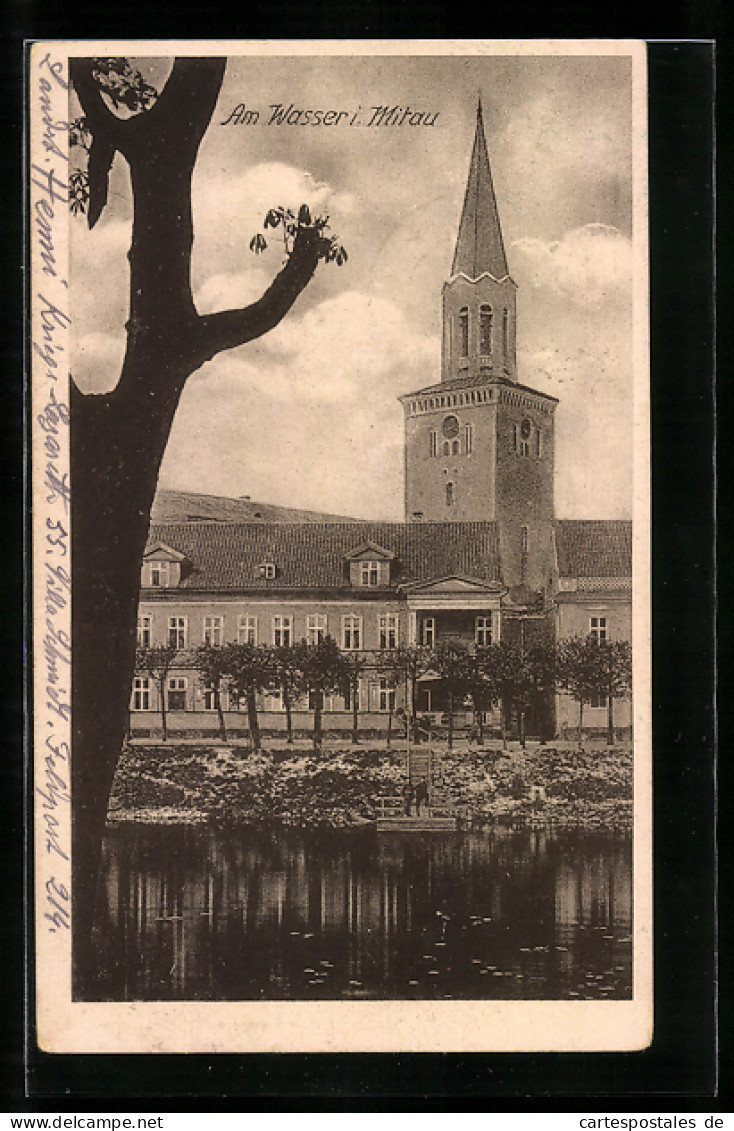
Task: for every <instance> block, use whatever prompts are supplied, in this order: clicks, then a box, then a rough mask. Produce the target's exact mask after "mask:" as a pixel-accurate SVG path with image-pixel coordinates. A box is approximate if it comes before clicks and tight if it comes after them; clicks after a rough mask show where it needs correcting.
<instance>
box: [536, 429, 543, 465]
mask: <svg viewBox="0 0 734 1131" xmlns="http://www.w3.org/2000/svg"><path fill="white" fill-rule="evenodd" d="M542 454H543V433H542V432H541V430H540V428H538V430H537V432H536V433H535V455H536V457H537V458H538V459H540V457H541V456H542Z"/></svg>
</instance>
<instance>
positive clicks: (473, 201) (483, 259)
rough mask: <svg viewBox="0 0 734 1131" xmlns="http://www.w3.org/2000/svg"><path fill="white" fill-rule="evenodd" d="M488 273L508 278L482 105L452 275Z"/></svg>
mask: <svg viewBox="0 0 734 1131" xmlns="http://www.w3.org/2000/svg"><path fill="white" fill-rule="evenodd" d="M485 271H486V272H489V274H490V275H492V277H493V278H495V279H504V278H505V277H506V276H507V275H508V274H509V272H508V270H507V259H506V257H505V248H504V244H503V243H502V230H501V228H500V218H499V214H498V212H497V201H496V200H495V195H494V186H493V184H492V173H491V171H490V168H489V156H488V154H487V142H486V140H485V137H484V121H483V119H482V103H481V101H479V102H478V104H477V128H476V133H475V135H474V148H473V150H472V155H471V164H470V166H469V179H468V181H467V185H466V194H465V196H464V207H463V209H462V212H461V222H460V224H459V235H458V238H457V240H456V250H455V252H454V261H453V264H452V267H451V274H452V275H458V274H463V275H467V276H468V277H469V278H470V279H477V278H479V276H480V275H481V274H483V273H484V272H485Z"/></svg>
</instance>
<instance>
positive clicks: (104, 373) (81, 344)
mask: <svg viewBox="0 0 734 1131" xmlns="http://www.w3.org/2000/svg"><path fill="white" fill-rule="evenodd" d="M124 356H125V338H124V336H123V335H121V334H104V333H100V332H97V331H94V332H92V333H90V334H85V335H84V336H83V337H82V338H79V339H76V340H75V341H74V344H73V348H72V362H71V372H72V375H73V377H74V381H75V383H76V385H77V386H78V387H79V389H81V391H82V392H83V393H108V392H110V390H112V389H114V387H115V385H116V384H117V382H118V380H119V378H120V370H121V368H122V362H123V358H124Z"/></svg>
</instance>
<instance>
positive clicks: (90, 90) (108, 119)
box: [69, 59, 127, 148]
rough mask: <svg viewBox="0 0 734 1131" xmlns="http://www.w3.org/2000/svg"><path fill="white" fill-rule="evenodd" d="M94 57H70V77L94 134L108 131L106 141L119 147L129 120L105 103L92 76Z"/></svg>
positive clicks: (88, 124)
mask: <svg viewBox="0 0 734 1131" xmlns="http://www.w3.org/2000/svg"><path fill="white" fill-rule="evenodd" d="M93 69H94V59H70V60H69V78H70V79H71V82H72V85H73V87H74V90H75V91H76V95H77V98H78V99H79V103H80V105H81V108H82V110H83V111H84V117H85V118H86V119H87V126H88V128H89V130H90V132H91V133H92V135H95V134H99V135H102V134H103V133H105V132H106V135H107V136H106V141H108V142H109V143H110V144H111V145H114V146H115V148H119V144H120V142H121V141H122V138H123V135H124V132H125V127H126V126H127V122H126V121H125V120H124V119H123V118H118V117H117V115H116V114H113V113H112V111H111V110H110V108H109V106H107V105H106V104H105V101H104V99H103V98H102V92H101V91H100V89H99V87H98V86H97V83H96V82H95V81H94V79H93V78H92V71H93Z"/></svg>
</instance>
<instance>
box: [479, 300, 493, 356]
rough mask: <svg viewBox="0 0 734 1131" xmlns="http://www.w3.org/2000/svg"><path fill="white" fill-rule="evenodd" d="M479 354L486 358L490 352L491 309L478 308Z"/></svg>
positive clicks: (485, 306)
mask: <svg viewBox="0 0 734 1131" xmlns="http://www.w3.org/2000/svg"><path fill="white" fill-rule="evenodd" d="M479 352H480V353H481V354H482V355H483V356H485V357H486V356H487V355H488V354H490V353H491V352H492V307H491V306H487V305H486V304H485V305H483V306H480V307H479Z"/></svg>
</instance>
